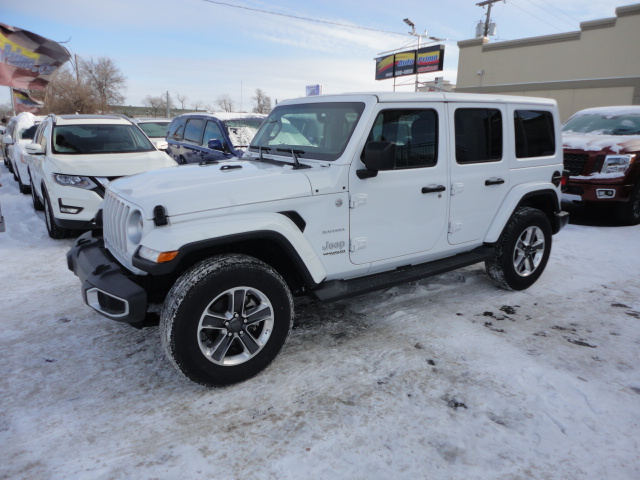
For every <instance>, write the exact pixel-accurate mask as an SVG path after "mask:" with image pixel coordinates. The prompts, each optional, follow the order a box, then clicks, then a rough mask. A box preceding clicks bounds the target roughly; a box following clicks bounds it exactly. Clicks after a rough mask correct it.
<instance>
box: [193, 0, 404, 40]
mask: <svg viewBox="0 0 640 480" xmlns="http://www.w3.org/2000/svg"><path fill="white" fill-rule="evenodd" d="M202 1H203V2H207V3H213V4H215V5H224V6H225V7H233V8H241V9H243V10H250V11H252V12H260V13H268V14H269V15H278V16H280V17H288V18H295V19H296V20H305V21H307V22H316V23H324V24H326V25H335V26H338V27H347V28H357V29H359V30H368V31H370V32H382V33H390V34H392V35H402V36H403V37H404V36H405V35H406V33H398V32H392V31H390V30H380V29H377V28H368V27H358V26H356V25H345V24H344V23H336V22H327V21H325V20H318V19H316V18H308V17H298V16H296V15H287V14H286V13H278V12H270V11H268V10H260V9H259V8H250V7H243V6H241V5H233V4H232V3H225V2H216V1H214V0H202Z"/></svg>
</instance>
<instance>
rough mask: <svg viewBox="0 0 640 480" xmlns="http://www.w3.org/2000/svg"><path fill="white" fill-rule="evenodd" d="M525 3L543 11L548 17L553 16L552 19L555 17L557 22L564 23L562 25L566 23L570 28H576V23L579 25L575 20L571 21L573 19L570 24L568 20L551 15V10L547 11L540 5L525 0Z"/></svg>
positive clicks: (530, 0)
mask: <svg viewBox="0 0 640 480" xmlns="http://www.w3.org/2000/svg"><path fill="white" fill-rule="evenodd" d="M526 1H527V2H529V3H530V4H531V5H533V6H534V7H538V8H540V9H541V10H544V11H545V12H547V13H548V14H549V15H553V16H554V17H556V18H557V19H558V20H560V21H561V22H564V23H566V24H567V25H570V26H571V28H576V23H579V22H577V21H576V20H573V19H572V21H571V22H569V21H568V20H565V19H564V18H562V17H559V16H558V15H556V14H555V13H553V12H552V11H551V10H549V9H547V8H545V7H543V6H542V5H537V4H536V3H534V2H533V1H532V0H526ZM545 3H546V2H545ZM547 5H549V4H547Z"/></svg>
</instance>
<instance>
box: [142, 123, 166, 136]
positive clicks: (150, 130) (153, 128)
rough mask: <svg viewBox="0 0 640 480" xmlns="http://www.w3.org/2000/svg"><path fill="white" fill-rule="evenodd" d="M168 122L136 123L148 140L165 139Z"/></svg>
mask: <svg viewBox="0 0 640 480" xmlns="http://www.w3.org/2000/svg"><path fill="white" fill-rule="evenodd" d="M169 123H170V122H141V123H138V126H139V127H140V129H141V130H142V131H143V132H144V133H146V134H147V137H149V138H166V137H167V130H168V129H169Z"/></svg>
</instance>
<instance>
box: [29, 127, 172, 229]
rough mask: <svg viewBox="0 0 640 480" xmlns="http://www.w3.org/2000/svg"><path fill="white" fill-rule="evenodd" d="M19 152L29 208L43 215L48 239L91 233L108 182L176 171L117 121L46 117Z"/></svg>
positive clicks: (167, 159)
mask: <svg viewBox="0 0 640 480" xmlns="http://www.w3.org/2000/svg"><path fill="white" fill-rule="evenodd" d="M25 149H26V150H27V153H28V154H29V159H28V164H29V178H30V182H31V195H32V198H33V206H34V208H35V209H36V210H42V209H44V210H45V221H46V224H47V231H48V233H49V236H50V237H51V238H64V237H66V236H69V235H70V234H71V233H72V231H73V230H76V229H80V230H87V229H91V228H95V223H94V217H95V215H96V213H97V211H98V207H99V206H100V203H101V202H102V199H103V197H104V192H105V189H106V186H107V185H108V184H109V182H111V181H112V180H115V179H116V178H119V177H122V176H126V175H133V174H136V173H141V172H144V171H147V170H152V169H156V168H163V167H169V166H174V165H176V163H175V162H174V161H173V160H172V159H171V157H169V156H168V155H167V154H166V153H165V152H161V151H158V150H157V149H156V148H155V147H154V146H153V145H152V144H151V142H150V140H149V138H148V137H147V136H146V135H145V134H144V133H143V132H142V130H140V128H138V127H137V126H136V125H134V124H133V123H132V122H131V121H130V120H128V119H125V118H121V117H118V116H108V115H59V116H57V115H49V116H48V117H47V118H46V119H45V120H44V121H43V122H42V123H41V124H40V126H39V127H38V130H37V132H36V135H35V138H34V141H33V143H31V144H29V145H27V146H26V148H25Z"/></svg>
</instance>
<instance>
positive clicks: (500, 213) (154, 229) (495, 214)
mask: <svg viewBox="0 0 640 480" xmlns="http://www.w3.org/2000/svg"><path fill="white" fill-rule="evenodd" d="M562 168H563V166H562V144H561V137H560V121H559V118H558V112H557V107H556V104H555V102H554V101H552V100H546V99H534V98H525V97H512V96H492V95H462V94H447V93H380V94H349V95H331V96H320V97H312V98H302V99H296V100H290V101H285V102H282V103H280V104H279V105H278V106H277V107H276V108H275V109H274V110H273V111H272V112H271V114H270V115H269V116H268V118H267V119H266V120H265V122H264V124H263V125H262V127H261V128H260V130H259V131H258V133H257V134H256V136H255V138H254V140H253V142H252V144H251V146H250V148H249V149H248V150H247V151H246V152H245V154H244V156H243V158H242V160H238V159H231V160H223V161H208V162H202V163H200V164H192V165H186V166H180V167H173V168H165V169H162V170H157V171H151V172H146V173H143V174H140V175H135V176H132V177H129V178H123V179H120V180H117V181H115V182H113V183H111V184H110V185H109V187H108V190H107V193H106V195H105V200H104V202H103V205H102V215H101V217H102V218H101V219H100V218H98V219H97V221H98V222H100V221H101V222H102V225H103V237H102V238H99V237H94V236H93V235H94V234H92V233H91V232H88V233H87V234H85V235H83V236H82V237H80V238H79V239H78V240H77V241H76V243H75V245H74V246H73V247H72V249H71V250H70V251H69V253H68V255H67V257H68V263H69V268H70V269H71V270H72V271H73V272H74V273H75V274H76V275H77V276H78V277H79V278H80V279H81V281H82V292H83V296H84V299H85V301H86V303H87V304H88V305H89V306H91V307H92V308H94V309H95V310H97V311H98V312H99V313H101V314H102V315H104V316H106V317H108V318H110V319H113V320H119V321H124V322H129V323H131V324H134V325H135V324H139V323H140V322H143V321H144V320H145V318H147V315H148V313H147V312H148V310H149V309H150V307H152V306H154V307H155V305H157V304H161V305H162V308H161V314H160V331H161V337H162V343H163V345H164V348H165V350H166V352H167V355H168V356H169V358H170V359H171V360H172V361H173V363H174V364H175V366H176V367H177V368H178V369H179V370H180V371H181V372H182V373H183V374H184V375H186V376H187V377H188V378H190V379H191V380H193V381H195V382H198V383H200V384H203V385H207V386H217V385H228V384H232V383H235V382H240V381H243V380H246V379H248V378H250V377H252V376H254V375H256V374H257V373H259V372H260V371H262V370H263V369H265V368H266V367H267V366H268V365H269V364H270V363H271V362H272V361H273V360H274V359H275V357H276V356H277V354H278V353H279V352H280V350H281V349H282V347H283V345H284V343H285V341H286V339H287V337H288V335H289V332H290V330H291V326H292V321H293V309H294V302H293V297H294V296H299V295H308V296H312V297H315V298H317V299H319V300H325V301H329V300H338V299H343V298H346V297H348V296H352V295H358V294H361V293H365V292H371V291H373V290H376V289H380V288H386V287H390V286H392V285H396V284H399V283H402V282H409V281H414V280H417V279H420V278H424V277H427V276H429V275H434V274H439V273H442V272H446V271H449V270H453V269H456V268H460V267H464V266H467V265H471V264H474V263H478V262H485V265H486V270H487V272H488V274H489V276H490V277H491V278H492V279H493V280H494V281H495V282H496V283H497V284H498V285H499V286H501V287H503V288H507V289H514V290H520V289H524V288H527V287H529V286H530V285H531V284H533V283H534V282H535V281H536V280H537V278H538V277H539V276H540V275H541V274H542V271H543V270H544V268H545V265H546V263H547V260H548V258H549V253H550V250H551V241H552V234H555V233H557V232H558V231H559V230H560V229H561V228H562V227H563V226H564V225H566V223H567V221H568V215H567V214H566V213H565V212H562V211H561V210H560V180H561V172H562Z"/></svg>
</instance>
